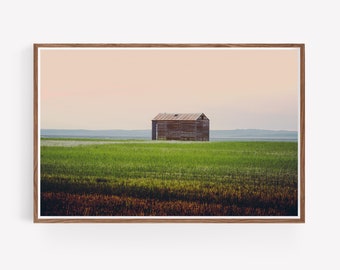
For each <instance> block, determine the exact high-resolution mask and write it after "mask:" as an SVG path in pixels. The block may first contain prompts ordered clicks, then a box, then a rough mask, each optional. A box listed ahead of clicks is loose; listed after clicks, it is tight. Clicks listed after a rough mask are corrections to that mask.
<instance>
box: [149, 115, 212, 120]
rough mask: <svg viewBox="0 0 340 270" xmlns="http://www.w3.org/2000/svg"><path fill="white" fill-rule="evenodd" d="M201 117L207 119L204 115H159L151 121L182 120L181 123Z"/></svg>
mask: <svg viewBox="0 0 340 270" xmlns="http://www.w3.org/2000/svg"><path fill="white" fill-rule="evenodd" d="M201 115H203V116H204V117H205V119H208V118H207V117H206V116H205V115H204V113H159V114H157V115H156V117H155V118H154V119H152V120H182V121H190V120H191V121H195V120H197V119H198V118H199V117H200V116H201Z"/></svg>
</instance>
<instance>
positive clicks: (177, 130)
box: [152, 114, 209, 141]
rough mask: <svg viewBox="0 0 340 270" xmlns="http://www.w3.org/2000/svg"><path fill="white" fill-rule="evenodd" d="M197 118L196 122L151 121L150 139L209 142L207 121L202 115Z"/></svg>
mask: <svg viewBox="0 0 340 270" xmlns="http://www.w3.org/2000/svg"><path fill="white" fill-rule="evenodd" d="M176 116H177V115H176ZM197 118H198V119H196V120H152V139H153V140H182V141H209V119H208V118H207V117H206V116H205V115H203V114H202V116H201V117H197Z"/></svg>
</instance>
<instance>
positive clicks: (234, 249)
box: [0, 0, 340, 269]
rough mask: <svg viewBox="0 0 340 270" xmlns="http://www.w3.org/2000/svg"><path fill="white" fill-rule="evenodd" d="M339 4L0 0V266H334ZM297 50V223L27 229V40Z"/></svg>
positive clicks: (29, 50)
mask: <svg viewBox="0 0 340 270" xmlns="http://www.w3.org/2000/svg"><path fill="white" fill-rule="evenodd" d="M337 2H338V1H296V0H285V1H262V0H259V1H253V0H249V1H230V3H228V1H214V0H213V1H206V2H203V1H197V0H196V1H183V0H182V1H175V0H171V1H167V2H164V3H163V1H127V0H125V1H100V0H97V1H69V0H59V1H55V2H52V1H18V0H12V1H5V0H3V1H1V2H0V26H1V28H0V29H1V31H0V37H1V45H0V46H1V50H0V74H1V75H0V101H1V106H0V112H1V123H2V125H1V127H2V128H1V133H0V134H1V140H0V144H1V145H0V149H1V171H2V178H1V185H0V206H1V230H0V247H1V249H2V251H1V256H0V257H1V259H0V268H1V269H22V268H19V267H25V268H27V269H102V268H103V267H105V266H107V267H115V266H117V268H116V269H137V268H138V269H180V268H186V269H215V268H216V269H217V268H218V269H220V268H225V267H228V266H231V267H233V268H235V269H248V268H250V267H251V268H252V269H287V268H289V269H308V268H311V267H314V266H315V268H313V269H317V268H321V267H322V269H336V268H337V269H339V266H340V263H339V261H338V258H337V256H338V253H339V252H338V250H339V246H338V245H339V242H340V235H339V228H338V224H337V223H338V222H339V209H338V206H339V199H338V198H339V195H338V194H339V187H340V185H339V182H340V177H339V150H340V149H339V148H340V147H339V139H338V134H339V122H338V117H337V116H338V115H339V106H338V103H339V99H338V97H339V94H338V93H339V91H340V85H339V74H340V73H339V67H338V66H339V62H340V53H339V45H340V36H339V27H338V26H339V25H340V17H339V8H338V5H337ZM34 42H36V43H39V42H40V43H47V42H59V43H61V42H93V43H101V42H109V43H118V42H121V43H129V42H140V43H142V42H149V43H151V42H159V43H166V42H183V43H193V42H211V43H214V42H216V43H217V42H223V43H241V42H243V43H246V42H249V43H250V42H251V43H256V42H268V43H275V42H278V43H282V42H287V43H290V42H296V43H299V42H301V43H306V127H307V131H306V146H307V151H306V215H307V222H306V224H304V225H301V224H300V225H279V224H277V225H274V224H273V225H260V224H257V225H251V224H250V225H237V224H233V225H232V224H220V225H203V224H202V225H201V224H196V225H195V224H193V225H184V224H183V225H181V224H163V225H158V224H152V225H148V224H136V225H131V224H130V225H115V224H106V225H103V224H102V225H100V224H97V225H96V224H69V225H66V224H56V225H53V224H49V225H48V224H45V225H44V224H33V223H32V212H33V210H32V205H33V202H32V198H33V185H32V183H33V180H32V176H33V168H32V164H33V158H32V157H33V154H32V148H33V147H32V145H33V136H32V127H33V118H32V115H33V106H32V101H33V89H32V88H33V87H32V85H33V74H32V56H33V54H32V44H33V43H34Z"/></svg>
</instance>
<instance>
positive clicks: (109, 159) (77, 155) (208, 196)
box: [40, 139, 298, 216]
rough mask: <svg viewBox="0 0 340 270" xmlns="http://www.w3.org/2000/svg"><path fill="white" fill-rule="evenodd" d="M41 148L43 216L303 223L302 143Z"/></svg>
mask: <svg viewBox="0 0 340 270" xmlns="http://www.w3.org/2000/svg"><path fill="white" fill-rule="evenodd" d="M53 142H56V143H53ZM63 142H65V144H63ZM41 145H42V146H41V160H40V162H41V172H40V173H41V215H42V216H296V215H297V186H298V183H297V182H298V181H297V180H298V154H297V152H298V145H297V143H296V142H191V143H188V142H166V141H164V142H150V141H108V140H107V141H103V140H88V141H86V140H65V141H64V140H55V141H53V140H44V139H42V140H41Z"/></svg>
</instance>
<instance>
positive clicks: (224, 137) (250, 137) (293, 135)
mask: <svg viewBox="0 0 340 270" xmlns="http://www.w3.org/2000/svg"><path fill="white" fill-rule="evenodd" d="M40 135H41V137H42V138H106V139H139V140H151V130H121V129H113V130H85V129H42V130H41V131H40ZM297 139H298V133H297V132H296V131H287V130H264V129H234V130H210V140H211V141H297Z"/></svg>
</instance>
